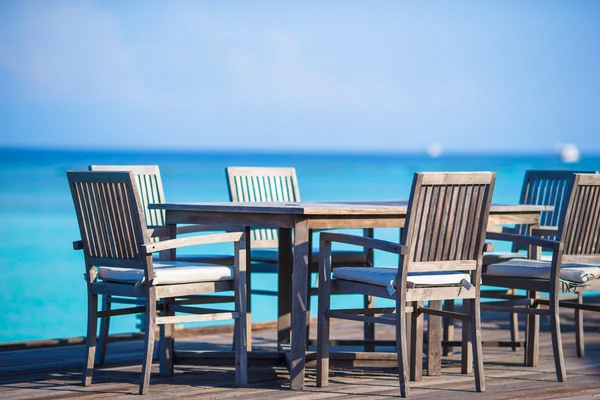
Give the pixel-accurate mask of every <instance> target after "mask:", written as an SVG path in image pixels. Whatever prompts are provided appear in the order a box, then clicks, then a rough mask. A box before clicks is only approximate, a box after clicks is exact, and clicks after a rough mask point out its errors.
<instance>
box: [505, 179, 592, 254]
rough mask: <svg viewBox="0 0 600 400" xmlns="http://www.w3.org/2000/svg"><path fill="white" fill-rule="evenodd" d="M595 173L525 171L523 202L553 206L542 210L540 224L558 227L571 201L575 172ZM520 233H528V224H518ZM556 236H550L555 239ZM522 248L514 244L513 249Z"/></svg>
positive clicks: (522, 191)
mask: <svg viewBox="0 0 600 400" xmlns="http://www.w3.org/2000/svg"><path fill="white" fill-rule="evenodd" d="M574 173H577V174H593V173H595V171H568V170H562V171H550V170H528V171H525V179H524V180H523V188H522V189H521V199H520V203H521V204H535V205H542V206H553V207H554V209H553V210H549V211H542V213H541V214H540V225H541V226H551V227H557V226H558V221H559V219H560V216H561V215H562V211H563V209H564V208H565V207H566V205H567V203H568V202H569V195H570V186H569V181H570V179H572V178H573V174H574ZM517 229H518V233H519V234H520V235H528V234H529V231H528V229H529V227H528V226H527V225H519V226H517ZM555 238H556V237H550V239H555ZM519 249H520V248H519V247H517V246H513V251H517V250H519Z"/></svg>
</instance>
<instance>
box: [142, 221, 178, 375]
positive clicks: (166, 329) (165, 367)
mask: <svg viewBox="0 0 600 400" xmlns="http://www.w3.org/2000/svg"><path fill="white" fill-rule="evenodd" d="M167 227H168V229H169V237H170V238H172V239H174V238H176V237H177V225H176V224H168V225H167ZM176 256H177V253H176V250H175V249H170V250H166V251H161V252H160V254H159V258H160V260H161V261H163V260H167V261H172V260H175V257H176ZM162 301H163V305H164V307H165V309H164V310H163V311H162V313H161V314H162V315H163V316H173V315H175V313H173V312H172V311H170V310H169V303H170V302H171V301H172V300H171V299H168V298H166V299H163V300H162ZM146 318H149V316H148V315H146ZM159 330H160V332H159V337H160V344H159V360H160V375H161V376H164V377H169V376H173V370H174V367H175V365H174V354H175V324H161V325H160V328H159Z"/></svg>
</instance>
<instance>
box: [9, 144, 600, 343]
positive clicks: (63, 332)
mask: <svg viewBox="0 0 600 400" xmlns="http://www.w3.org/2000/svg"><path fill="white" fill-rule="evenodd" d="M90 164H158V165H159V166H160V168H161V173H162V179H163V183H164V187H165V194H166V198H167V200H170V201H227V200H228V195H227V187H226V182H225V172H224V169H225V167H226V166H230V165H236V166H244V165H265V166H292V167H295V168H296V171H297V174H298V180H299V185H300V191H301V196H302V200H308V201H318V200H392V199H406V198H407V197H408V194H409V191H410V184H411V181H412V176H413V173H414V172H416V171H476V170H481V171H496V172H497V173H498V176H497V183H496V190H495V193H494V202H496V203H516V202H517V201H518V198H519V192H520V188H521V181H522V179H523V174H524V171H525V170H526V169H583V170H600V155H586V154H583V155H582V158H581V160H580V162H578V163H576V164H562V163H561V161H560V159H559V158H558V157H557V156H555V155H539V154H538V155H526V154H520V155H498V154H492V155H489V154H488V155H472V154H468V155H466V154H454V155H443V156H441V157H439V158H435V159H434V158H429V157H427V156H425V155H418V154H373V153H365V154H361V153H337V154H336V153H249V152H192V151H189V152H154V151H143V152H141V151H140V152H138V151H136V152H134V151H80V150H78V151H74V150H28V149H0V221H1V222H0V274H1V277H0V304H1V305H2V311H1V312H0V342H15V341H24V340H36V339H48V338H66V337H74V336H83V335H84V334H85V321H86V319H85V314H86V289H85V284H84V280H83V272H84V266H83V257H82V254H81V253H80V252H76V251H73V250H72V247H71V246H72V242H73V240H76V239H79V232H78V228H77V222H76V218H75V213H74V210H73V204H72V201H71V198H70V193H69V188H68V184H67V180H66V175H65V173H66V171H68V170H82V169H87V167H88V165H90ZM375 236H376V237H380V238H385V239H388V240H398V232H397V230H391V229H385V230H384V229H381V230H376V232H375ZM316 242H317V243H318V241H316ZM497 249H502V247H497ZM194 251H196V252H197V251H198V249H194ZM206 251H207V252H209V253H218V252H222V251H224V250H223V249H222V248H220V247H218V246H214V247H210V246H209V248H207V249H206ZM394 263H395V260H394V259H393V258H389V257H387V256H383V255H379V254H377V255H376V264H377V265H385V264H388V265H390V264H394ZM253 288H255V289H256V288H258V289H275V288H276V279H275V276H274V275H273V274H256V275H254V276H253ZM356 300H357V302H358V299H356ZM253 302H254V306H253V309H254V315H253V320H254V321H269V320H274V319H275V316H276V310H275V308H274V307H273V304H274V303H273V301H272V298H270V297H263V296H254V297H253ZM314 303H316V302H314ZM314 303H313V304H314ZM136 322H137V321H136V319H135V318H134V317H133V316H128V317H116V318H113V319H112V320H111V333H124V332H133V331H136Z"/></svg>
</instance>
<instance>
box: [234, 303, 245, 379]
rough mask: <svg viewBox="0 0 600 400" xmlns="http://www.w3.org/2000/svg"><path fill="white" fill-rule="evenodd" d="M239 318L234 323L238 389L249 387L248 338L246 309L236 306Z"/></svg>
mask: <svg viewBox="0 0 600 400" xmlns="http://www.w3.org/2000/svg"><path fill="white" fill-rule="evenodd" d="M236 310H237V311H238V312H239V314H240V315H239V317H238V318H236V319H235V322H234V329H233V330H234V332H233V340H234V342H235V346H234V347H235V384H236V386H238V387H244V386H247V385H248V337H247V333H248V332H247V326H248V324H247V321H246V309H245V307H243V305H242V304H241V303H240V304H236Z"/></svg>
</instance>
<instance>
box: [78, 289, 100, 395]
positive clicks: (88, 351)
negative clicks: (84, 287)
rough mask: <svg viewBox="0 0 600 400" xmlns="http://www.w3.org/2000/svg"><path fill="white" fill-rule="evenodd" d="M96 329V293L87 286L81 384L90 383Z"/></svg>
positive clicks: (92, 371)
mask: <svg viewBox="0 0 600 400" xmlns="http://www.w3.org/2000/svg"><path fill="white" fill-rule="evenodd" d="M97 329H98V295H96V294H92V292H91V291H90V290H89V287H88V320H87V336H86V339H85V360H84V365H83V378H82V384H83V386H89V385H91V384H92V374H93V373H94V358H95V355H96V354H95V353H96V334H97Z"/></svg>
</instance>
